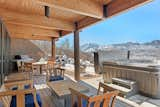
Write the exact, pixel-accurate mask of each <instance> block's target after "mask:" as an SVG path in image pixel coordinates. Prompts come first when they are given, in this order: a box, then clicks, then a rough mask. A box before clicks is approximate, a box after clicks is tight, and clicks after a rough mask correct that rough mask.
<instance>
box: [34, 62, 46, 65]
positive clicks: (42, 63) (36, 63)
mask: <svg viewBox="0 0 160 107" xmlns="http://www.w3.org/2000/svg"><path fill="white" fill-rule="evenodd" d="M47 62H48V61H39V62H34V63H32V64H33V65H46V64H47Z"/></svg>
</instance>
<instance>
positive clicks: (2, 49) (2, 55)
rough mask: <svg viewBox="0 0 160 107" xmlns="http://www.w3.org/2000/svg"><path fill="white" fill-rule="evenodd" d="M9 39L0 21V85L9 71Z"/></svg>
mask: <svg viewBox="0 0 160 107" xmlns="http://www.w3.org/2000/svg"><path fill="white" fill-rule="evenodd" d="M9 51H10V37H9V35H8V32H7V29H6V28H5V26H4V24H3V23H2V22H1V20H0V85H1V84H2V83H3V80H4V78H5V76H6V75H7V74H8V73H9V71H10V68H9V67H10V66H9V65H10V52H9Z"/></svg>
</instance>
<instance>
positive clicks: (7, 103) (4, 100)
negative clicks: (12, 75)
mask: <svg viewBox="0 0 160 107" xmlns="http://www.w3.org/2000/svg"><path fill="white" fill-rule="evenodd" d="M5 91H6V88H5V86H4V84H3V85H2V86H1V89H0V93H1V92H5ZM0 100H1V102H2V103H3V104H2V105H3V107H10V102H11V96H1V95H0Z"/></svg>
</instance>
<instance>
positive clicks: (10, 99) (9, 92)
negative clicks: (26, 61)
mask: <svg viewBox="0 0 160 107" xmlns="http://www.w3.org/2000/svg"><path fill="white" fill-rule="evenodd" d="M0 100H1V102H2V103H3V106H4V107H32V106H34V107H41V106H42V104H41V101H40V100H41V99H40V96H39V95H38V94H37V93H36V89H35V88H34V87H33V82H32V81H31V80H27V81H19V82H10V83H6V84H3V85H2V87H1V91H0Z"/></svg>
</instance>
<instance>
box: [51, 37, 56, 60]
mask: <svg viewBox="0 0 160 107" xmlns="http://www.w3.org/2000/svg"><path fill="white" fill-rule="evenodd" d="M51 42H52V44H51V45H52V46H51V47H52V50H51V52H52V60H53V61H55V57H56V43H55V39H54V38H52V41H51Z"/></svg>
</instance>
